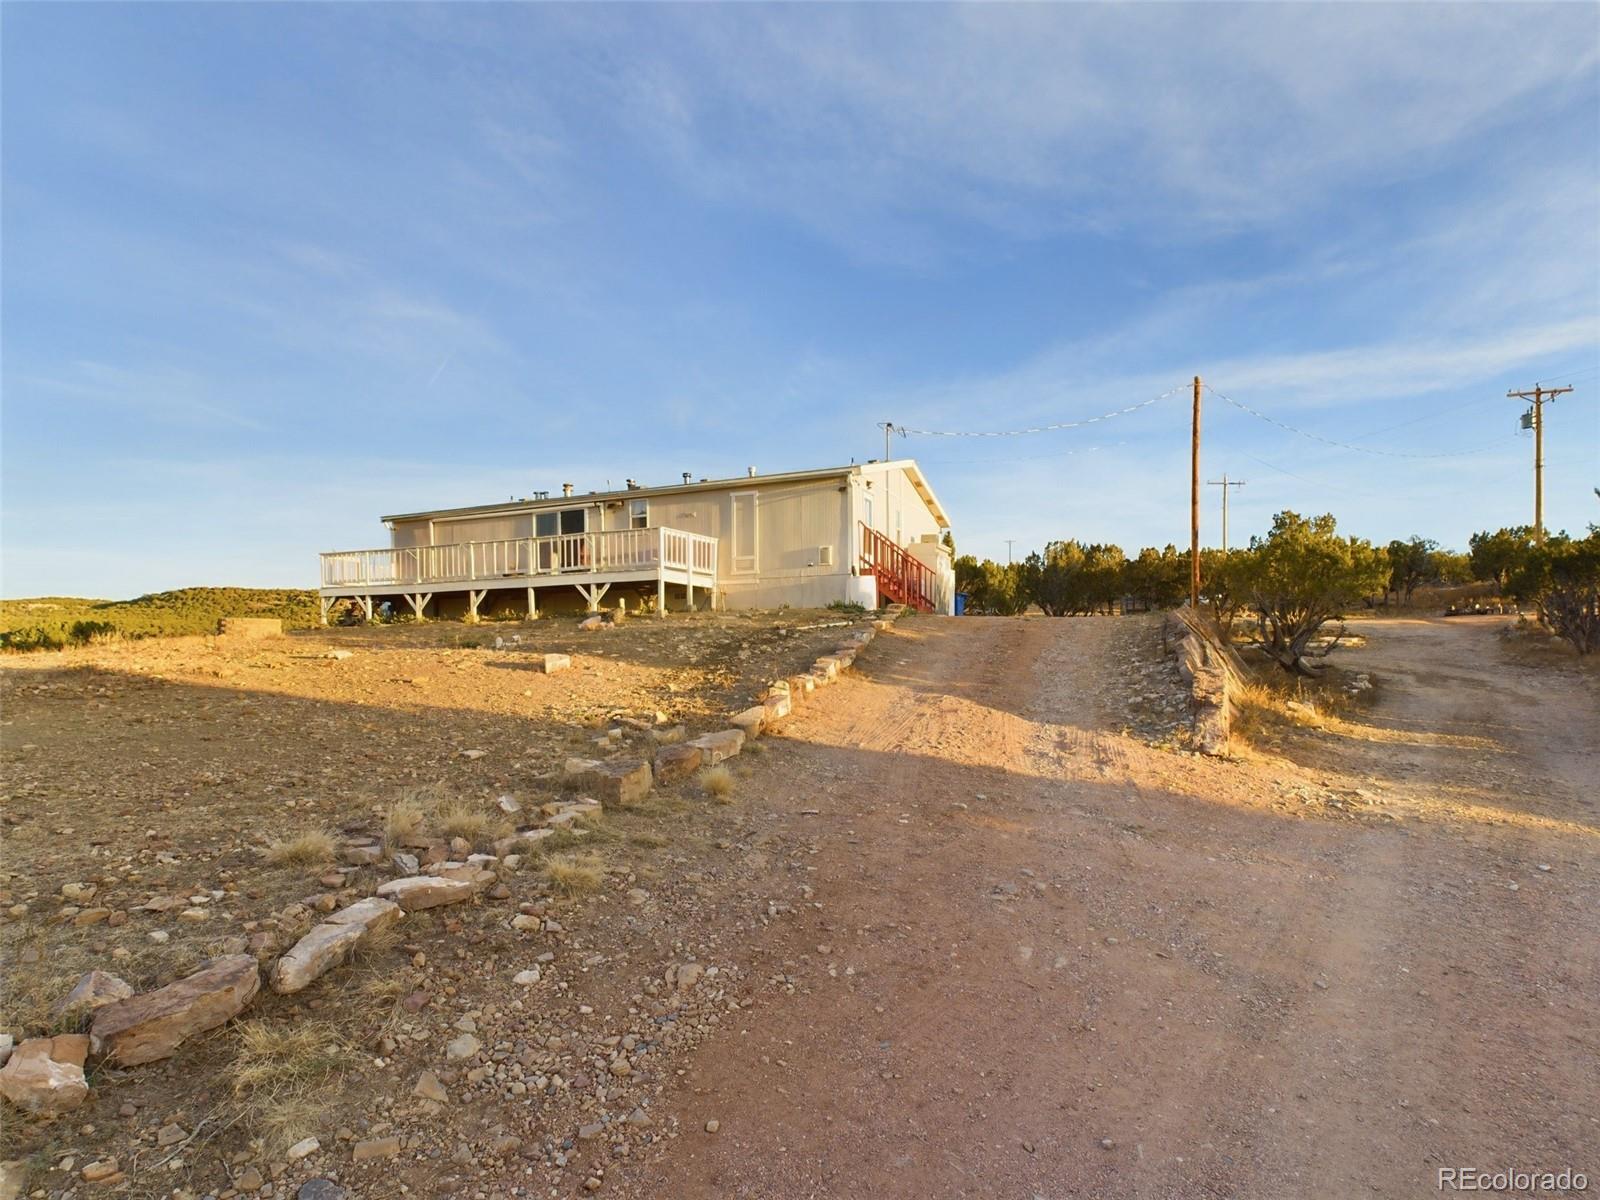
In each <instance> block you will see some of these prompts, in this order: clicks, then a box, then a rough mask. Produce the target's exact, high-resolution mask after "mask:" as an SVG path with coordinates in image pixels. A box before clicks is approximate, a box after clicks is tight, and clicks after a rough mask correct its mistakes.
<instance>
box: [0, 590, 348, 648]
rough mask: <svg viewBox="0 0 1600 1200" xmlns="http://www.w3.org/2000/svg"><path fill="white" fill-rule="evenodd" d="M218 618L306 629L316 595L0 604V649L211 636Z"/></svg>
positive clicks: (174, 594) (201, 594) (314, 616)
mask: <svg viewBox="0 0 1600 1200" xmlns="http://www.w3.org/2000/svg"><path fill="white" fill-rule="evenodd" d="M222 617H277V618H279V619H280V620H281V621H282V622H283V624H284V628H285V629H309V628H311V627H312V626H314V625H316V624H317V623H318V611H317V594H316V592H313V591H309V590H304V589H300V588H180V589H178V590H176V591H171V592H155V593H152V594H151V595H148V596H140V597H138V598H137V599H134V600H84V599H78V598H75V597H69V596H43V597H38V598H35V599H31V600H0V647H3V648H4V649H6V650H19V651H20V650H59V649H61V648H62V647H64V646H70V645H84V644H87V643H90V642H96V641H104V640H108V639H111V638H144V637H182V636H185V635H193V634H207V633H215V632H216V631H217V622H218V620H220V619H221V618H222Z"/></svg>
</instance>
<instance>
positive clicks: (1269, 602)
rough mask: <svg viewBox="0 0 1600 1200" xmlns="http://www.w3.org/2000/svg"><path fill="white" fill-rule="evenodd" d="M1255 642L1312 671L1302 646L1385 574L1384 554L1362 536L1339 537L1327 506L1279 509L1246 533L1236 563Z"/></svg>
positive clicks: (1285, 663) (1293, 668)
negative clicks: (1310, 512) (1261, 527)
mask: <svg viewBox="0 0 1600 1200" xmlns="http://www.w3.org/2000/svg"><path fill="white" fill-rule="evenodd" d="M1239 569H1240V572H1241V582H1242V584H1243V587H1244V589H1245V591H1246V592H1247V593H1248V595H1249V597H1250V605H1251V607H1252V608H1253V609H1254V610H1255V614H1256V625H1257V628H1258V629H1259V630H1260V633H1261V644H1262V647H1263V649H1265V650H1266V652H1267V653H1268V654H1269V655H1270V656H1271V657H1272V659H1273V661H1274V662H1276V663H1277V664H1278V665H1279V666H1280V667H1282V668H1283V669H1284V670H1285V671H1289V672H1292V673H1296V674H1301V675H1315V674H1316V673H1317V672H1316V671H1315V670H1314V669H1313V668H1312V667H1311V666H1310V664H1308V663H1307V662H1306V660H1305V654H1306V649H1307V647H1308V646H1310V644H1311V642H1312V640H1313V639H1315V638H1316V636H1317V634H1318V633H1319V632H1320V631H1321V629H1322V627H1323V625H1325V624H1326V623H1327V622H1329V621H1331V620H1333V619H1334V618H1336V617H1338V616H1339V615H1340V614H1342V613H1343V612H1344V610H1345V609H1346V608H1348V607H1349V606H1350V605H1352V604H1355V603H1357V602H1358V601H1360V600H1361V598H1362V597H1363V596H1369V595H1372V594H1374V593H1376V592H1378V591H1379V590H1380V589H1382V588H1383V586H1384V585H1385V584H1386V583H1387V582H1388V577H1389V558H1388V555H1387V554H1386V553H1385V552H1384V551H1382V550H1379V549H1377V548H1375V547H1374V546H1373V545H1372V543H1371V542H1368V541H1365V540H1364V539H1362V538H1355V537H1350V538H1342V537H1340V536H1339V535H1338V532H1337V528H1336V522H1335V521H1334V519H1333V516H1332V515H1331V514H1324V515H1322V516H1320V517H1312V518H1309V519H1308V518H1306V517H1302V516H1300V515H1299V514H1297V513H1293V512H1289V511H1287V510H1286V511H1284V512H1281V513H1279V514H1278V515H1277V516H1276V517H1275V518H1273V522H1272V530H1271V532H1269V533H1268V534H1267V536H1266V537H1265V538H1251V539H1250V550H1249V553H1248V556H1247V557H1246V558H1244V559H1243V560H1242V562H1241V564H1240V567H1239Z"/></svg>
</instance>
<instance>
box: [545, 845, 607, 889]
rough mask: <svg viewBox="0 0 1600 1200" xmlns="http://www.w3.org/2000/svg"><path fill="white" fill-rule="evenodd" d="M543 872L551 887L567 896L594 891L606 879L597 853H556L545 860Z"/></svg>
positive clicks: (604, 870) (603, 865)
mask: <svg viewBox="0 0 1600 1200" xmlns="http://www.w3.org/2000/svg"><path fill="white" fill-rule="evenodd" d="M544 873H545V878H547V879H549V881H550V886H551V887H553V888H555V889H556V891H558V892H561V893H563V894H564V895H568V896H575V895H578V894H579V893H582V892H592V891H595V890H596V889H597V888H599V886H600V885H601V884H602V883H604V882H605V879H606V868H605V864H604V863H603V862H602V861H601V860H600V856H599V855H598V854H557V855H555V856H554V857H553V858H549V859H546V860H545V864H544Z"/></svg>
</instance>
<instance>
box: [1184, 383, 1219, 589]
mask: <svg viewBox="0 0 1600 1200" xmlns="http://www.w3.org/2000/svg"><path fill="white" fill-rule="evenodd" d="M1189 438H1190V450H1189V607H1190V608H1193V609H1196V610H1198V609H1199V607H1200V376H1198V375H1196V376H1195V377H1194V424H1193V427H1192V429H1191V430H1190V435H1189ZM1223 495H1227V492H1226V491H1224V492H1223Z"/></svg>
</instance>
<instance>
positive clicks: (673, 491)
mask: <svg viewBox="0 0 1600 1200" xmlns="http://www.w3.org/2000/svg"><path fill="white" fill-rule="evenodd" d="M860 469H861V464H859V463H857V464H851V465H849V466H844V467H820V468H817V469H816V470H811V471H781V472H779V473H777V474H773V475H734V476H731V477H729V478H726V479H700V480H696V481H695V482H693V483H671V484H664V485H662V486H660V487H641V488H623V489H621V490H620V491H619V490H613V491H606V492H575V493H573V494H572V495H571V496H550V497H548V498H546V499H543V500H531V499H529V500H511V501H501V502H500V503H499V504H477V505H471V506H468V507H465V508H434V509H428V510H426V511H423V512H411V513H392V514H390V515H388V516H385V517H380V518H378V519H379V520H380V521H385V522H389V521H423V520H430V519H435V520H436V519H438V518H441V517H477V516H492V515H494V514H496V513H512V512H529V511H532V510H536V509H544V508H573V507H576V506H581V505H585V504H600V503H606V502H609V501H612V500H638V499H643V498H648V497H651V496H679V495H684V494H686V493H689V492H710V491H719V492H720V491H726V490H727V489H728V488H732V487H738V486H739V485H741V484H747V485H748V484H762V483H800V482H803V481H805V480H807V479H832V478H842V477H844V476H847V475H851V474H854V473H856V472H858V471H859V470H860Z"/></svg>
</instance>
